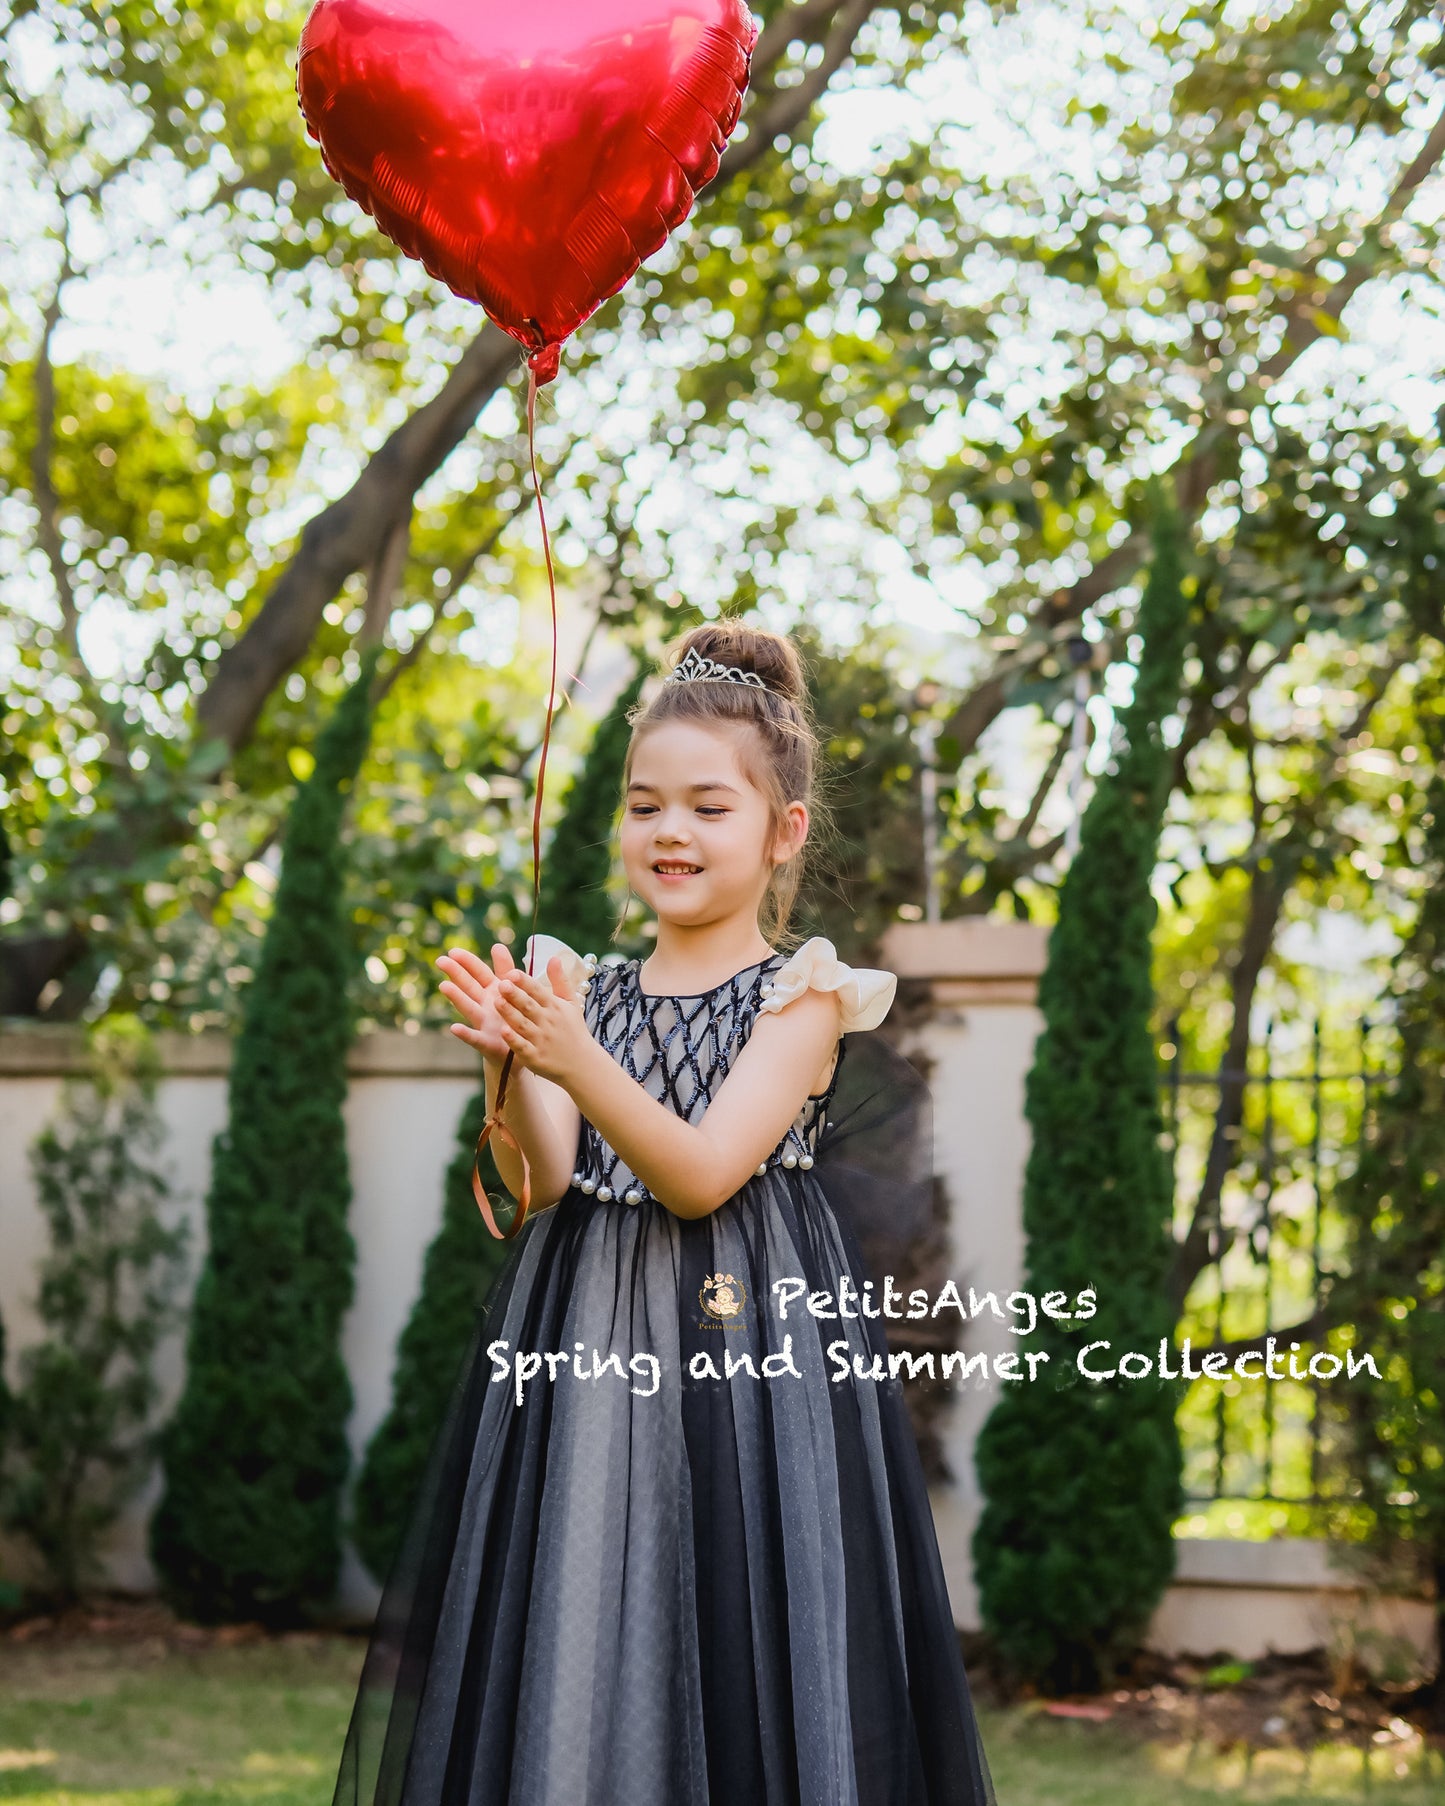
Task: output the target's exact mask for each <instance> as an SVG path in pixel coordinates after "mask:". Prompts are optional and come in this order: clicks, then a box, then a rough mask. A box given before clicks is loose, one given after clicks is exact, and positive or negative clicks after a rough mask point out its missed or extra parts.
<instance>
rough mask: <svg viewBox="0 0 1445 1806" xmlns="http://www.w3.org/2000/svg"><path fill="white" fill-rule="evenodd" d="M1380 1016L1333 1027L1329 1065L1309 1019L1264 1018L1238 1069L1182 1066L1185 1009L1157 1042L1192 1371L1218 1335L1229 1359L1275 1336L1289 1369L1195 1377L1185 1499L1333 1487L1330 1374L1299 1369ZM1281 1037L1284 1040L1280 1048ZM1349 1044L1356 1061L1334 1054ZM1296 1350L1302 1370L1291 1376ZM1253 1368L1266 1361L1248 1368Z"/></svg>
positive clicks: (1329, 1263)
mask: <svg viewBox="0 0 1445 1806" xmlns="http://www.w3.org/2000/svg"><path fill="white" fill-rule="evenodd" d="M1380 1026H1381V1025H1380V1024H1379V1023H1378V1022H1376V1021H1372V1020H1371V1019H1370V1018H1369V1017H1365V1018H1363V1019H1362V1020H1361V1021H1360V1022H1359V1024H1358V1025H1357V1027H1355V1029H1354V1030H1353V1032H1352V1033H1350V1034H1349V1035H1335V1036H1332V1037H1330V1042H1331V1047H1332V1049H1333V1050H1334V1051H1335V1053H1336V1058H1337V1063H1336V1064H1334V1065H1331V1066H1327V1064H1326V1061H1325V1057H1324V1048H1325V1040H1326V1037H1325V1034H1324V1025H1323V1024H1322V1022H1321V1020H1320V1019H1319V1018H1318V1017H1316V1018H1315V1020H1314V1022H1313V1023H1312V1024H1311V1025H1309V1026H1308V1027H1307V1028H1303V1025H1300V1024H1298V1023H1295V1022H1287V1023H1285V1024H1283V1025H1282V1032H1280V1033H1278V1034H1277V1025H1276V1023H1275V1022H1274V1020H1272V1019H1271V1020H1270V1021H1269V1022H1267V1023H1266V1025H1265V1029H1264V1033H1263V1036H1262V1037H1261V1038H1260V1039H1259V1040H1258V1042H1257V1044H1256V1046H1255V1047H1253V1048H1252V1049H1251V1055H1250V1059H1249V1061H1248V1062H1247V1067H1246V1070H1244V1071H1239V1070H1236V1069H1231V1068H1229V1067H1225V1066H1221V1067H1220V1068H1218V1069H1217V1070H1215V1071H1213V1072H1189V1071H1186V1070H1185V1069H1184V1067H1183V1063H1182V1053H1181V1049H1182V1041H1181V1038H1180V1032H1179V1030H1180V1018H1179V1017H1178V1016H1175V1017H1173V1018H1172V1019H1171V1021H1170V1024H1169V1040H1168V1043H1167V1044H1166V1045H1165V1047H1164V1048H1162V1049H1161V1053H1162V1055H1163V1059H1164V1064H1165V1068H1166V1076H1165V1093H1166V1104H1165V1127H1166V1145H1167V1146H1168V1147H1169V1148H1170V1150H1171V1156H1172V1160H1173V1165H1174V1198H1175V1234H1176V1237H1177V1238H1178V1239H1179V1240H1180V1241H1181V1242H1182V1241H1183V1240H1184V1238H1185V1236H1186V1235H1187V1233H1188V1231H1189V1229H1190V1227H1191V1226H1193V1227H1194V1228H1195V1229H1196V1232H1198V1231H1199V1230H1201V1229H1202V1230H1203V1231H1204V1232H1205V1233H1207V1238H1208V1241H1207V1255H1208V1260H1207V1264H1206V1265H1205V1266H1204V1267H1203V1268H1202V1270H1201V1271H1200V1272H1199V1273H1198V1275H1197V1276H1196V1278H1195V1279H1194V1281H1193V1283H1192V1285H1191V1286H1190V1289H1189V1291H1188V1294H1187V1297H1186V1300H1185V1305H1184V1312H1183V1318H1182V1322H1181V1326H1180V1342H1181V1345H1182V1343H1183V1340H1184V1338H1185V1337H1187V1338H1189V1342H1190V1355H1191V1360H1192V1364H1193V1365H1194V1366H1195V1367H1196V1368H1197V1367H1198V1365H1199V1362H1198V1358H1197V1357H1198V1356H1199V1355H1200V1354H1201V1353H1202V1352H1203V1351H1204V1350H1205V1349H1206V1348H1210V1347H1224V1348H1226V1349H1228V1350H1230V1351H1231V1357H1232V1355H1233V1354H1234V1353H1238V1352H1240V1349H1241V1345H1244V1346H1245V1347H1249V1346H1254V1345H1257V1346H1258V1347H1259V1348H1260V1349H1261V1350H1263V1351H1264V1352H1265V1353H1268V1352H1269V1350H1268V1343H1267V1338H1268V1337H1270V1336H1271V1335H1273V1336H1274V1337H1275V1348H1274V1355H1275V1364H1274V1371H1275V1372H1276V1373H1279V1374H1283V1375H1284V1376H1285V1377H1282V1378H1276V1379H1273V1380H1270V1379H1265V1378H1263V1377H1260V1378H1254V1377H1244V1378H1241V1377H1237V1376H1236V1375H1235V1373H1234V1363H1233V1359H1232V1358H1231V1360H1230V1362H1229V1363H1228V1365H1227V1367H1226V1370H1225V1376H1221V1377H1218V1378H1200V1379H1197V1380H1196V1381H1195V1382H1194V1384H1193V1385H1192V1386H1191V1387H1190V1388H1189V1390H1188V1392H1187V1393H1186V1395H1185V1398H1184V1402H1183V1405H1182V1406H1181V1409H1180V1414H1179V1427H1180V1435H1181V1439H1182V1441H1183V1445H1184V1483H1185V1492H1186V1496H1187V1498H1188V1499H1189V1501H1190V1503H1191V1504H1200V1505H1202V1504H1206V1503H1209V1502H1211V1501H1213V1500H1217V1499H1230V1500H1258V1501H1270V1502H1280V1503H1296V1504H1305V1505H1309V1504H1316V1503H1318V1502H1320V1501H1321V1500H1322V1499H1324V1498H1326V1497H1327V1496H1329V1495H1330V1493H1331V1492H1332V1490H1333V1481H1334V1472H1333V1470H1332V1465H1331V1463H1330V1461H1329V1458H1328V1457H1329V1413H1328V1410H1327V1409H1322V1389H1323V1388H1324V1387H1326V1386H1329V1385H1331V1384H1338V1383H1339V1382H1338V1381H1332V1380H1330V1379H1325V1378H1311V1377H1309V1376H1308V1371H1307V1369H1308V1363H1309V1359H1310V1356H1311V1354H1312V1353H1314V1352H1316V1351H1318V1350H1319V1349H1321V1348H1322V1347H1323V1341H1322V1336H1323V1331H1322V1329H1321V1328H1320V1327H1319V1326H1318V1325H1312V1324H1311V1318H1312V1317H1313V1316H1314V1313H1315V1311H1316V1309H1317V1305H1318V1302H1319V1297H1320V1280H1321V1276H1322V1275H1323V1274H1327V1273H1329V1272H1330V1271H1331V1270H1333V1269H1334V1268H1336V1267H1337V1266H1338V1264H1339V1261H1340V1255H1341V1246H1342V1238H1343V1227H1344V1226H1343V1223H1342V1220H1341V1218H1340V1217H1339V1215H1338V1213H1337V1212H1336V1210H1335V1208H1334V1195H1335V1188H1336V1185H1337V1183H1338V1180H1339V1178H1340V1177H1341V1175H1342V1174H1343V1173H1344V1172H1346V1171H1348V1170H1349V1169H1350V1168H1351V1167H1352V1166H1353V1164H1354V1160H1355V1158H1356V1154H1357V1149H1358V1141H1359V1137H1360V1134H1361V1133H1362V1130H1363V1125H1364V1124H1365V1122H1366V1120H1367V1110H1368V1104H1369V1101H1370V1098H1371V1095H1372V1088H1373V1087H1376V1086H1378V1085H1380V1084H1381V1083H1382V1081H1383V1080H1384V1079H1385V1077H1386V1073H1385V1069H1384V1068H1383V1066H1382V1065H1381V1064H1380V1063H1379V1062H1378V1061H1376V1060H1374V1059H1372V1057H1371V1056H1372V1052H1373V1051H1374V1046H1373V1043H1372V1037H1373V1036H1374V1031H1375V1030H1376V1029H1377V1028H1378V1027H1380ZM1281 1041H1282V1042H1286V1043H1288V1044H1289V1045H1287V1046H1286V1047H1285V1048H1283V1049H1282V1048H1280V1047H1279V1046H1278V1045H1277V1042H1281ZM1347 1048H1348V1049H1349V1050H1350V1051H1351V1052H1352V1054H1353V1057H1352V1058H1350V1057H1348V1055H1347V1057H1346V1059H1345V1061H1344V1063H1343V1064H1341V1063H1338V1055H1339V1052H1340V1051H1341V1050H1342V1049H1347ZM1256 1056H1257V1057H1256ZM1222 1105H1223V1106H1225V1107H1224V1108H1221V1106H1222ZM1291 1328H1294V1329H1295V1334H1294V1335H1290V1334H1289V1333H1288V1332H1289V1331H1290V1329H1291ZM1281 1330H1283V1331H1285V1332H1286V1333H1285V1334H1284V1335H1283V1336H1282V1337H1281V1336H1280V1335H1279V1331H1281ZM1291 1343H1293V1344H1295V1348H1294V1349H1293V1350H1292V1349H1291V1346H1290V1344H1291ZM1292 1354H1293V1357H1294V1367H1295V1369H1297V1370H1298V1371H1300V1372H1301V1373H1303V1374H1304V1377H1302V1378H1295V1377H1294V1376H1293V1372H1292V1370H1291V1366H1290V1360H1291V1355H1292ZM1263 1367H1264V1361H1263V1359H1261V1360H1260V1361H1259V1362H1258V1363H1256V1364H1255V1367H1254V1369H1252V1370H1251V1371H1252V1372H1254V1371H1259V1370H1262V1369H1263Z"/></svg>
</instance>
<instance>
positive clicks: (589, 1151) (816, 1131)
mask: <svg viewBox="0 0 1445 1806" xmlns="http://www.w3.org/2000/svg"><path fill="white" fill-rule="evenodd" d="M785 958H786V955H784V954H782V953H774V954H771V955H770V956H769V957H768V958H767V959H765V960H762V961H760V962H759V963H758V964H757V965H754V966H749V967H748V968H747V969H746V970H745V971H742V972H738V973H736V974H734V976H733V977H732V978H730V979H728V980H727V981H726V982H725V983H723V984H721V985H715V986H714V987H713V988H712V989H711V990H710V991H703V992H700V993H699V994H698V995H696V996H692V997H669V996H649V995H648V994H647V993H646V992H645V991H644V990H643V989H642V981H641V977H640V971H641V966H642V961H641V960H640V959H631V960H623V961H617V962H610V963H607V962H605V963H603V964H602V965H600V966H598V967H597V968H596V970H595V971H594V972H593V974H592V977H591V980H590V982H589V983H588V986H587V995H586V999H585V1002H584V1004H583V1016H584V1019H585V1021H586V1023H587V1026H588V1028H589V1029H590V1030H591V1031H592V1035H593V1037H594V1039H596V1040H597V1041H599V1042H600V1043H601V1044H602V1046H603V1047H605V1048H606V1049H607V1051H608V1053H610V1054H611V1055H612V1057H613V1059H615V1060H617V1061H618V1062H619V1063H620V1065H621V1066H622V1067H623V1069H624V1070H625V1071H626V1072H629V1073H631V1075H632V1076H633V1078H635V1079H636V1080H637V1081H638V1083H639V1084H641V1085H642V1086H643V1087H644V1088H645V1089H646V1090H647V1092H648V1093H649V1095H651V1096H652V1097H655V1098H657V1099H658V1100H659V1101H660V1102H662V1103H665V1104H667V1106H668V1107H669V1108H670V1109H672V1110H675V1111H676V1112H677V1114H678V1115H679V1116H682V1117H684V1118H685V1119H686V1120H687V1121H688V1122H697V1121H698V1120H699V1118H700V1117H701V1116H702V1114H703V1112H704V1111H705V1110H706V1108H707V1106H708V1104H709V1103H710V1102H711V1100H712V1099H713V1098H714V1097H715V1096H716V1094H717V1091H718V1089H719V1087H720V1086H721V1085H722V1082H723V1080H724V1079H725V1078H726V1077H727V1075H728V1072H729V1071H730V1070H731V1067H732V1062H733V1060H734V1059H735V1058H736V1057H737V1054H738V1053H739V1051H740V1050H741V1048H742V1046H743V1044H744V1042H745V1041H746V1040H747V1037H748V1034H749V1032H750V1031H751V1029H752V1026H753V1023H754V1022H755V1020H756V1019H757V1015H758V1010H759V1006H760V1005H761V1004H762V1002H763V1000H764V998H766V997H767V996H769V995H770V994H771V989H772V987H771V983H770V979H771V974H772V973H774V972H775V971H776V970H777V969H778V968H779V967H780V966H781V965H782V964H783V963H784V960H785ZM847 1045H848V1044H847V1041H846V1040H845V1039H840V1041H839V1044H838V1059H837V1063H836V1064H835V1066H834V1069H833V1076H832V1078H831V1079H830V1080H829V1082H828V1088H827V1090H826V1091H824V1092H822V1093H820V1094H819V1095H817V1096H815V1097H810V1098H808V1099H807V1100H806V1102H805V1103H804V1104H803V1107H802V1109H801V1110H800V1111H799V1112H798V1114H797V1116H796V1117H795V1118H794V1120H793V1123H792V1125H791V1127H790V1128H789V1129H788V1132H787V1134H786V1135H784V1137H783V1139H782V1140H781V1141H780V1142H779V1143H778V1145H777V1147H776V1148H775V1149H774V1150H773V1152H772V1153H771V1154H770V1155H769V1156H768V1158H767V1159H766V1160H764V1161H763V1163H762V1164H761V1165H760V1166H759V1167H758V1169H757V1171H758V1173H759V1174H761V1173H765V1172H766V1171H767V1170H768V1167H769V1166H772V1165H779V1166H784V1167H802V1168H804V1169H806V1168H808V1167H811V1166H812V1164H813V1161H814V1158H815V1156H816V1153H817V1148H818V1143H819V1140H820V1139H821V1137H822V1133H823V1129H824V1128H825V1127H826V1120H827V1119H826V1112H827V1108H828V1103H829V1100H830V1099H831V1098H832V1096H833V1092H834V1090H835V1088H836V1086H837V1083H838V1073H839V1071H840V1070H841V1069H842V1064H843V1055H844V1051H845V1049H846V1047H847ZM572 1183H573V1184H574V1185H575V1186H577V1187H578V1188H579V1189H580V1190H582V1191H584V1192H586V1193H587V1194H588V1195H589V1196H593V1197H595V1198H596V1199H597V1202H598V1203H599V1204H611V1203H619V1204H632V1205H636V1204H640V1203H641V1202H642V1201H643V1199H644V1198H648V1197H651V1195H652V1194H651V1193H650V1192H649V1191H648V1189H647V1187H646V1186H645V1185H644V1184H643V1183H642V1181H641V1180H640V1179H639V1178H638V1177H637V1175H636V1174H635V1173H634V1172H632V1170H631V1169H630V1168H629V1167H628V1166H627V1164H626V1162H625V1161H623V1159H622V1157H621V1156H620V1155H619V1154H618V1153H617V1152H616V1151H615V1150H614V1149H613V1148H611V1147H609V1146H608V1144H607V1143H606V1142H605V1141H604V1140H603V1139H602V1137H601V1136H600V1135H599V1134H598V1132H597V1130H596V1129H595V1128H593V1126H592V1124H591V1123H590V1122H588V1121H587V1120H586V1118H585V1117H584V1119H583V1122H582V1136H581V1140H580V1143H579V1147H578V1157H577V1170H576V1171H575V1172H574V1173H573V1175H572Z"/></svg>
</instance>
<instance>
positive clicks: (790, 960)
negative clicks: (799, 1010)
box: [758, 934, 898, 1035]
mask: <svg viewBox="0 0 1445 1806" xmlns="http://www.w3.org/2000/svg"><path fill="white" fill-rule="evenodd" d="M897 990H898V975H897V974H896V973H894V972H884V971H881V970H879V969H878V968H876V967H873V966H850V965H848V964H847V963H846V962H845V961H843V960H841V959H839V958H838V950H837V948H836V947H834V945H833V943H832V941H830V940H829V939H828V938H827V937H826V935H821V934H815V935H813V936H812V937H811V938H810V939H808V940H806V941H804V942H803V944H802V946H801V947H799V948H798V949H797V950H796V952H794V953H791V954H789V956H788V957H787V959H785V960H784V961H783V963H782V965H781V966H779V967H778V968H777V970H776V971H774V972H773V973H772V974H771V975H770V976H769V977H767V978H765V979H764V981H763V985H762V1001H761V1003H760V1004H759V1005H758V1009H759V1012H760V1013H771V1012H776V1011H778V1010H781V1009H785V1008H786V1007H787V1005H788V1004H790V1003H791V1002H792V1001H793V999H794V998H795V997H801V996H802V995H803V993H804V991H834V992H836V993H837V996H838V1004H839V1009H840V1014H841V1022H840V1028H839V1032H840V1033H841V1034H845V1035H846V1034H849V1033H851V1032H852V1031H853V1030H855V1029H867V1028H877V1026H878V1024H879V1023H880V1022H881V1021H882V1020H883V1018H884V1017H885V1016H886V1015H887V1014H888V1012H889V1010H890V1009H891V1008H892V1007H893V999H894V996H895V994H896V993H897Z"/></svg>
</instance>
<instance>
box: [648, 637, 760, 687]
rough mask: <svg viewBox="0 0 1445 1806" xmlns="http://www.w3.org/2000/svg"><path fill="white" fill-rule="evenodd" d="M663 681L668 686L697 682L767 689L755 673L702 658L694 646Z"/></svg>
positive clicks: (689, 648)
mask: <svg viewBox="0 0 1445 1806" xmlns="http://www.w3.org/2000/svg"><path fill="white" fill-rule="evenodd" d="M663 681H664V682H666V683H670V684H692V683H698V682H699V681H709V682H713V683H725V684H751V685H752V687H753V688H754V689H755V690H766V689H767V687H768V686H767V685H766V684H765V683H764V682H763V680H762V678H761V677H759V676H758V674H757V672H756V671H744V670H743V669H742V668H741V666H739V665H724V664H720V663H719V662H718V660H717V659H715V658H704V657H703V656H702V654H701V653H700V652H699V651H698V649H697V647H696V646H689V647H688V649H687V657H686V658H684V659H683V660H682V661H681V662H680V663H679V664H676V665H674V666H673V668H672V669H671V671H669V672H668V674H667V676H666V678H665V679H664V680H663Z"/></svg>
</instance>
